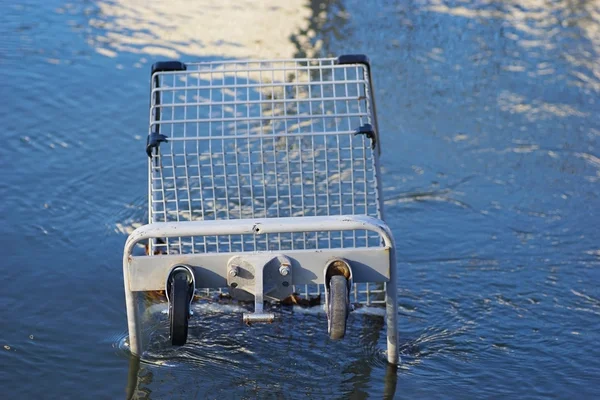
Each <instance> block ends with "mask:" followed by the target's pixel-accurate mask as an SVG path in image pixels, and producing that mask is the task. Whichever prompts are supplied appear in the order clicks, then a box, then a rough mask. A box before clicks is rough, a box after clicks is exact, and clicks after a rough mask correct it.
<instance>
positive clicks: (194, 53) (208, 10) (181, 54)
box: [66, 0, 310, 59]
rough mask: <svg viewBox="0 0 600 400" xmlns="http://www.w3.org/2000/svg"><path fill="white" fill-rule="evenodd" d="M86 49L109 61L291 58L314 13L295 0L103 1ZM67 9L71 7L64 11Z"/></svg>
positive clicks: (95, 14) (94, 16)
mask: <svg viewBox="0 0 600 400" xmlns="http://www.w3.org/2000/svg"><path fill="white" fill-rule="evenodd" d="M96 7H97V10H96V11H95V12H93V13H91V14H90V15H89V25H90V27H92V28H93V30H92V34H91V36H90V37H89V38H88V44H89V45H90V46H93V47H94V48H95V50H96V51H97V52H98V53H100V54H102V55H105V56H107V57H116V56H117V54H119V53H122V52H128V53H134V54H140V55H143V56H144V57H161V58H166V59H180V58H181V59H192V58H194V57H196V58H198V57H218V58H220V59H229V58H258V59H260V58H289V57H291V56H292V55H293V54H294V52H295V50H296V49H295V47H294V45H293V43H291V42H290V41H289V38H290V36H291V35H292V34H294V33H296V32H297V31H301V30H303V29H305V25H306V20H307V18H308V16H309V13H310V10H309V9H308V8H307V7H306V4H305V2H304V1H303V0H292V1H285V2H281V1H275V0H269V1H260V2H253V1H234V0H225V1H218V2H215V1H193V2H191V1H185V0H175V1H159V2H146V1H139V0H138V1H127V0H116V1H101V2H98V3H96ZM66 8H68V5H67V6H66Z"/></svg>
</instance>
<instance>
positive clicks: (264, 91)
mask: <svg viewBox="0 0 600 400" xmlns="http://www.w3.org/2000/svg"><path fill="white" fill-rule="evenodd" d="M155 76H156V77H157V80H155V81H153V89H152V90H153V95H152V107H151V117H150V131H151V132H152V131H155V132H160V133H161V134H164V135H166V136H167V137H168V138H169V139H168V143H162V144H161V145H160V152H159V153H158V154H156V155H154V156H153V157H152V159H151V160H150V199H151V201H150V222H165V221H189V220H228V219H237V218H262V217H289V216H312V215H342V214H366V215H372V216H376V217H379V216H380V210H379V199H378V188H377V183H376V176H375V174H376V168H375V157H376V155H375V152H374V151H373V150H372V149H371V143H370V140H369V139H368V138H366V137H365V136H364V135H355V131H356V129H357V128H359V127H360V126H361V125H363V124H365V123H371V111H370V93H369V82H368V74H367V71H366V70H365V67H364V66H362V65H336V64H335V59H321V60H284V61H244V62H237V61H236V62H225V63H200V64H188V69H187V71H181V72H164V73H158V74H157V75H155ZM157 93H158V95H157ZM153 245H154V246H155V251H156V249H158V250H159V251H160V252H164V253H168V254H178V253H179V254H181V253H205V252H233V251H259V250H286V249H314V248H341V247H364V246H379V245H380V241H379V238H378V237H377V235H376V234H373V233H370V232H367V231H354V232H318V233H300V234H297V233H295V234H291V233H287V234H286V233H284V234H270V235H260V236H256V235H228V236H217V237H192V238H176V239H169V240H164V241H161V242H157V243H154V244H153Z"/></svg>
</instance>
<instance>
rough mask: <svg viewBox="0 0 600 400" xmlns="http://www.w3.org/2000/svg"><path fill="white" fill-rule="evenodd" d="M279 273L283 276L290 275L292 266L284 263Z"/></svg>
mask: <svg viewBox="0 0 600 400" xmlns="http://www.w3.org/2000/svg"><path fill="white" fill-rule="evenodd" d="M279 273H280V274H281V275H282V276H288V275H289V273H290V267H288V266H287V265H282V266H281V267H279Z"/></svg>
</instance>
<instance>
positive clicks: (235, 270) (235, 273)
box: [229, 266, 239, 276]
mask: <svg viewBox="0 0 600 400" xmlns="http://www.w3.org/2000/svg"><path fill="white" fill-rule="evenodd" d="M238 274H239V268H238V267H237V266H233V267H231V269H230V270H229V275H231V276H238Z"/></svg>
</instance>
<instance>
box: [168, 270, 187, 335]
mask: <svg viewBox="0 0 600 400" xmlns="http://www.w3.org/2000/svg"><path fill="white" fill-rule="evenodd" d="M171 279H172V281H171V285H170V293H169V299H170V301H169V324H170V328H171V330H170V333H171V344H172V345H173V346H183V345H184V344H185V342H186V341H187V334H188V319H189V317H190V283H189V281H188V274H187V273H186V272H184V271H181V272H176V273H174V274H173V276H172V278H171Z"/></svg>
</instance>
